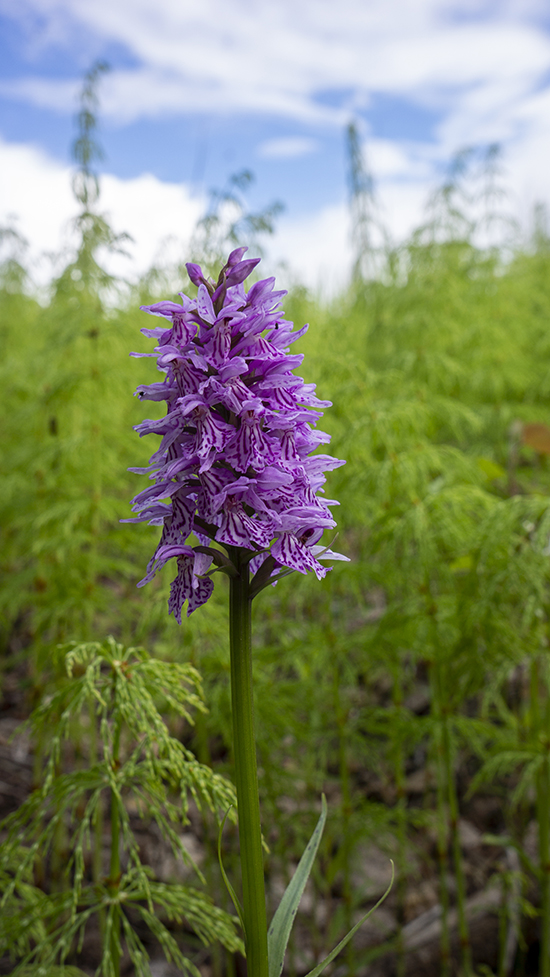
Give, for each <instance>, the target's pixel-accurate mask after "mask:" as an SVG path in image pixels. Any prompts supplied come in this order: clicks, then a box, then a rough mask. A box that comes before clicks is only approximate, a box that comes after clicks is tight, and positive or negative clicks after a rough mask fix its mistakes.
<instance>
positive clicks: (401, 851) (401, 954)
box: [392, 675, 407, 977]
mask: <svg viewBox="0 0 550 977" xmlns="http://www.w3.org/2000/svg"><path fill="white" fill-rule="evenodd" d="M393 705H394V708H395V712H396V714H397V716H399V715H400V714H401V715H402V713H403V688H402V684H401V681H400V676H399V675H398V676H396V677H395V681H394V683H393ZM393 728H394V729H395V737H394V741H393V743H392V752H393V769H394V777H395V788H396V793H397V803H396V805H395V817H396V835H397V852H396V855H397V857H396V869H397V873H396V874H397V879H396V898H397V937H396V949H397V969H396V973H397V977H405V973H406V969H407V962H406V957H405V944H404V941H403V927H404V925H405V896H406V892H407V878H406V870H407V797H406V793H405V755H406V747H405V742H404V736H403V733H402V729H401V723H400V722H399V720H398V719H397V718H396V722H395V724H394V727H393Z"/></svg>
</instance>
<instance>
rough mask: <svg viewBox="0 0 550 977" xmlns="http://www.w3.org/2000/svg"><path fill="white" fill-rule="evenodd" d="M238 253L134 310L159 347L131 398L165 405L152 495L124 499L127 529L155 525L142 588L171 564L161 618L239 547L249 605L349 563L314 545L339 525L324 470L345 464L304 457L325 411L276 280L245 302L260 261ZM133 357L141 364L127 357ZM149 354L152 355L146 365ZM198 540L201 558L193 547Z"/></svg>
mask: <svg viewBox="0 0 550 977" xmlns="http://www.w3.org/2000/svg"><path fill="white" fill-rule="evenodd" d="M245 252H246V248H236V249H235V250H234V251H233V252H232V253H231V254H230V255H229V258H228V261H227V263H226V264H225V266H224V267H223V268H222V270H221V272H220V275H219V278H218V281H217V283H214V282H213V281H209V280H208V279H207V278H206V277H205V276H204V275H203V272H202V269H201V268H200V266H199V265H196V264H192V263H189V264H188V265H187V266H186V267H187V271H188V274H189V278H190V279H191V281H192V282H193V283H194V284H195V285H196V286H197V287H198V294H197V298H196V299H192V298H189V297H188V296H186V295H184V294H183V293H180V294H181V299H182V303H181V305H180V304H179V303H176V302H172V301H164V302H157V303H155V304H154V305H151V306H144V307H143V310H144V311H145V312H148V313H149V314H150V315H153V316H156V317H160V318H162V319H164V320H166V329H165V330H163V329H160V328H156V329H144V330H143V332H144V333H145V334H146V335H148V336H150V337H151V338H154V339H156V341H157V343H158V346H157V348H156V351H155V353H156V356H157V366H158V369H159V371H160V372H161V373H162V374H164V379H163V380H162V381H160V382H157V383H152V384H150V385H149V386H140V387H138V390H137V394H138V396H139V397H140V399H144V400H155V401H161V400H164V401H166V408H167V412H166V416H165V417H164V418H163V419H161V420H158V421H151V420H149V421H143V422H142V423H141V424H139V425H138V426H137V428H136V430H137V431H138V432H139V434H140V435H144V434H148V433H153V434H159V435H161V436H162V442H161V444H160V448H159V449H158V450H157V451H156V452H155V454H154V455H153V457H152V458H151V461H150V468H149V470H148V471H149V477H150V479H151V481H152V483H153V484H152V485H151V486H150V487H149V488H147V489H145V490H144V491H142V492H140V493H139V495H137V496H136V498H135V499H134V500H133V509H134V512H135V513H137V515H135V516H134V517H133V518H132V519H128V520H124V521H125V522H138V521H147V522H149V523H152V524H154V525H159V524H161V525H162V526H163V531H162V538H161V541H160V543H159V546H158V548H157V551H156V553H155V555H154V556H153V558H152V560H151V561H150V563H149V566H148V568H147V571H148V572H147V574H146V576H145V577H144V579H143V580H142V581H141V582H140V586H141V585H143V584H145V583H148V582H149V580H151V578H152V577H153V576H154V574H155V572H156V571H157V570H158V569H160V567H162V566H164V564H165V563H166V562H167V560H169V559H172V558H173V559H175V560H176V561H177V567H178V572H177V576H176V578H175V580H174V582H173V584H172V590H171V594H170V600H169V608H170V612H171V613H174V615H175V617H176V619H177V620H178V621H181V610H182V606H183V604H184V603H185V602H186V601H187V613H188V614H190V613H191V612H192V611H194V610H195V609H196V608H197V607H199V606H200V605H201V604H203V603H204V602H205V601H207V600H208V598H209V597H210V594H211V593H212V589H213V587H212V581H211V574H212V573H214V572H216V571H217V570H221V571H223V572H225V573H229V574H231V573H232V568H233V563H232V555H234V554H233V551H234V550H235V548H238V549H239V550H240V552H241V558H242V551H243V550H244V551H245V553H248V557H247V558H248V560H249V563H250V570H251V573H253V574H254V576H253V578H252V581H251V594H252V595H255V594H256V593H258V592H259V590H261V589H263V587H265V586H268V585H269V584H275V583H277V580H278V578H279V577H280V576H281V575H284V574H286V573H288V572H291V571H298V572H299V573H309V572H310V571H313V572H314V573H315V574H316V575H317V577H318V578H321V577H323V576H324V575H325V574H326V572H327V569H330V567H326V566H323V564H322V563H321V562H320V561H321V560H328V561H331V560H339V559H340V560H341V559H347V558H346V557H343V556H341V555H340V554H336V553H333V552H332V551H331V550H330V549H328V548H327V547H324V546H322V545H321V544H320V542H319V540H320V537H321V536H322V534H323V531H324V530H325V529H332V528H333V527H334V526H335V522H334V519H333V517H332V514H331V511H330V506H332V505H336V504H337V503H335V502H331V501H329V500H326V499H325V498H324V497H323V484H324V482H325V474H324V473H325V472H326V471H330V470H332V469H333V468H336V467H338V466H339V465H342V464H344V462H343V461H340V460H338V459H335V458H332V457H330V456H329V455H326V454H313V452H315V450H316V449H317V448H318V447H319V446H321V445H323V444H326V443H327V441H328V440H329V437H328V435H326V434H324V433H323V432H322V431H318V430H317V429H316V425H317V421H318V419H319V417H320V416H321V411H320V409H319V408H321V407H328V406H330V402H329V401H322V400H319V399H318V398H317V397H316V396H315V394H314V389H315V387H314V384H309V383H308V384H306V383H305V382H304V381H303V380H302V379H301V378H300V377H298V376H296V375H295V374H294V372H293V371H294V369H295V368H296V367H298V366H299V365H300V364H301V362H302V356H300V355H291V354H290V349H289V348H290V345H291V343H293V342H294V341H295V340H296V339H297V338H299V336H301V335H303V333H304V332H305V329H307V326H306V327H304V329H301V330H299V331H293V324H292V323H291V322H287V321H286V320H285V319H284V313H283V312H282V311H281V308H280V305H279V302H280V299H281V297H282V296H283V295H285V294H286V292H276V291H274V284H275V280H274V279H273V278H269V279H266V280H265V281H260V282H257V283H256V284H255V285H253V286H252V288H251V289H250V290H249V291H248V293H247V292H246V291H245V288H244V284H243V283H244V281H245V279H246V278H248V276H249V275H250V274H251V272H252V271H253V269H254V268H255V267H256V265H257V264H258V261H259V259H245V258H244V254H245ZM133 355H138V354H133ZM142 355H152V354H142ZM191 534H194V535H195V536H196V537H198V539H199V541H200V544H199V546H196V545H195V546H193V545H191V544H190V543H189V537H190V536H191Z"/></svg>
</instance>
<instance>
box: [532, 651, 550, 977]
mask: <svg viewBox="0 0 550 977" xmlns="http://www.w3.org/2000/svg"><path fill="white" fill-rule="evenodd" d="M538 664H539V663H538V662H537V661H534V662H533V664H532V667H531V690H532V698H533V713H534V719H535V722H536V727H537V729H536V732H537V733H538V736H537V740H538V746H539V749H542V752H543V759H542V765H541V768H540V770H539V773H538V776H537V815H538V826H539V865H540V889H541V898H540V914H541V941H540V971H539V972H540V977H550V698H549V696H548V690H547V683H543V682H539V668H538ZM542 668H543V669H544V664H542ZM544 670H545V669H544ZM545 678H546V675H545ZM541 687H542V688H544V692H545V694H546V702H545V704H544V705H545V708H544V721H543V722H542V721H541V716H540V710H539V696H540V689H541Z"/></svg>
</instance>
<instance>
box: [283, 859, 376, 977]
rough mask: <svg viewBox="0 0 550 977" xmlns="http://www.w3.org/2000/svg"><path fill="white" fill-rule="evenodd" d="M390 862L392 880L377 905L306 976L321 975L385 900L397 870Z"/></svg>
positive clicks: (315, 976)
mask: <svg viewBox="0 0 550 977" xmlns="http://www.w3.org/2000/svg"><path fill="white" fill-rule="evenodd" d="M390 862H391V880H390V884H389V886H388V888H387V889H386V891H385V893H384V895H383V896H382V898H381V899H379V900H378V902H377V903H376V906H373V907H372V909H369V911H368V913H365V915H364V916H363V917H362V918H361V919H360V920H359V922H358V923H356V924H355V926H354V927H353V929H351V930H350V931H349V933H348V935H347V936H344V939H343V940H340V942H339V943H338V945H337V946H335V947H334V950H332V951H331V952H330V953H329V955H328V957H325V959H324V960H322V961H321V963H319V964H317V966H316V967H314V968H313V970H310V972H309V974H306V977H319V974H322V972H323V970H324V969H325V967H328V965H329V963H332V961H333V960H334V958H335V957H337V956H338V954H339V953H340V951H341V950H343V949H344V947H345V946H347V944H348V943H349V941H350V940H351V938H352V936H355V934H356V933H357V930H358V929H359V928H360V927H361V926H362V925H363V923H364V922H365V920H367V919H368V918H369V916H372V914H373V912H375V910H376V909H378V907H379V906H380V905H381V904H382V903H383V902H384V899H385V898H386V896H387V895H388V894H389V891H390V889H391V887H392V885H393V878H394V875H395V871H394V867H393V861H392V860H391V858H390ZM270 977H271V975H270Z"/></svg>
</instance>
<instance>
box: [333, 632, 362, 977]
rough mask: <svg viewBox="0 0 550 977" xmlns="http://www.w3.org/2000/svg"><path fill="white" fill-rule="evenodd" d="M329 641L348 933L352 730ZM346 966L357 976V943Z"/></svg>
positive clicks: (350, 923) (351, 976)
mask: <svg viewBox="0 0 550 977" xmlns="http://www.w3.org/2000/svg"><path fill="white" fill-rule="evenodd" d="M327 640H328V642H329V643H330V645H331V647H332V652H333V657H334V665H333V696H334V707H333V708H334V715H335V717H336V728H337V731H338V768H339V775H340V790H341V792H342V802H341V808H340V816H341V825H342V828H341V831H342V901H343V903H344V927H345V931H346V933H349V931H350V929H351V928H352V926H353V913H352V891H351V889H352V887H351V854H352V843H351V841H352V839H351V816H352V810H353V809H352V801H351V784H350V775H349V764H348V756H347V754H348V749H347V746H348V744H347V728H348V715H347V710H346V707H345V705H344V703H343V702H342V696H341V694H340V681H341V678H340V671H341V669H340V667H339V662H338V651H337V648H336V636H335V634H334V632H333V631H332V629H331V630H330V632H329V633H328V634H327ZM346 966H347V973H348V977H355V973H356V971H357V968H356V964H355V951H354V948H353V941H351V942H350V943H348V945H347V947H346Z"/></svg>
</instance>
